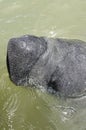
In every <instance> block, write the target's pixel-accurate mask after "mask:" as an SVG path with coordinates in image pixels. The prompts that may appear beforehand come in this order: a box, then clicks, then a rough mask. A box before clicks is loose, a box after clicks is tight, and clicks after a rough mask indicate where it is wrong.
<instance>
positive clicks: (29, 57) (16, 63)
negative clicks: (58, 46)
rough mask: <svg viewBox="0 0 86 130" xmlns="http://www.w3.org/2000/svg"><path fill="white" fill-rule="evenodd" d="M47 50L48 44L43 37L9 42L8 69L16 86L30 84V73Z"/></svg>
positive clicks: (23, 38) (27, 36)
mask: <svg viewBox="0 0 86 130" xmlns="http://www.w3.org/2000/svg"><path fill="white" fill-rule="evenodd" d="M46 48H47V44H46V42H45V40H44V38H43V37H40V38H38V37H35V36H30V35H25V36H22V37H19V38H12V39H10V40H9V42H8V49H7V69H8V72H9V76H10V78H11V80H12V81H13V82H14V83H15V84H16V85H26V84H28V78H29V73H30V71H31V69H32V67H33V66H34V65H35V63H36V62H37V61H38V59H39V57H40V56H41V55H42V54H43V53H44V52H45V50H46Z"/></svg>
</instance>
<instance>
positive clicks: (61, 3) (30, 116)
mask: <svg viewBox="0 0 86 130" xmlns="http://www.w3.org/2000/svg"><path fill="white" fill-rule="evenodd" d="M24 34H33V35H37V36H47V37H63V38H75V39H81V40H84V41H86V0H70V1H69V0H53V1H52V0H24V1H23V0H9V1H6V0H0V130H86V97H85V96H84V97H82V98H78V99H67V100H65V99H60V98H59V97H55V96H53V95H49V94H47V93H45V92H41V91H40V90H36V89H32V88H30V87H29V88H26V87H18V86H15V85H14V84H13V83H12V82H11V81H10V79H9V77H8V72H7V69H6V50H7V42H8V40H9V39H10V38H11V37H15V36H21V35H24Z"/></svg>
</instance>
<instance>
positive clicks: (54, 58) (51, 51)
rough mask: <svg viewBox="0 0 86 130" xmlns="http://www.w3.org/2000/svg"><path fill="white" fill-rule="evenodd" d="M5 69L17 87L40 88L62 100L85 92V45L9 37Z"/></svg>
mask: <svg viewBox="0 0 86 130" xmlns="http://www.w3.org/2000/svg"><path fill="white" fill-rule="evenodd" d="M7 69H8V73H9V77H10V79H11V81H12V82H13V83H14V84H16V85H17V86H33V87H36V88H40V89H41V88H44V90H47V91H49V92H51V90H52V93H55V94H60V95H62V96H65V97H76V96H78V95H82V94H83V93H85V90H86V42H84V41H82V40H77V39H62V38H47V37H37V36H32V35H24V36H21V37H17V38H11V39H10V40H9V42H8V47H7Z"/></svg>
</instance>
